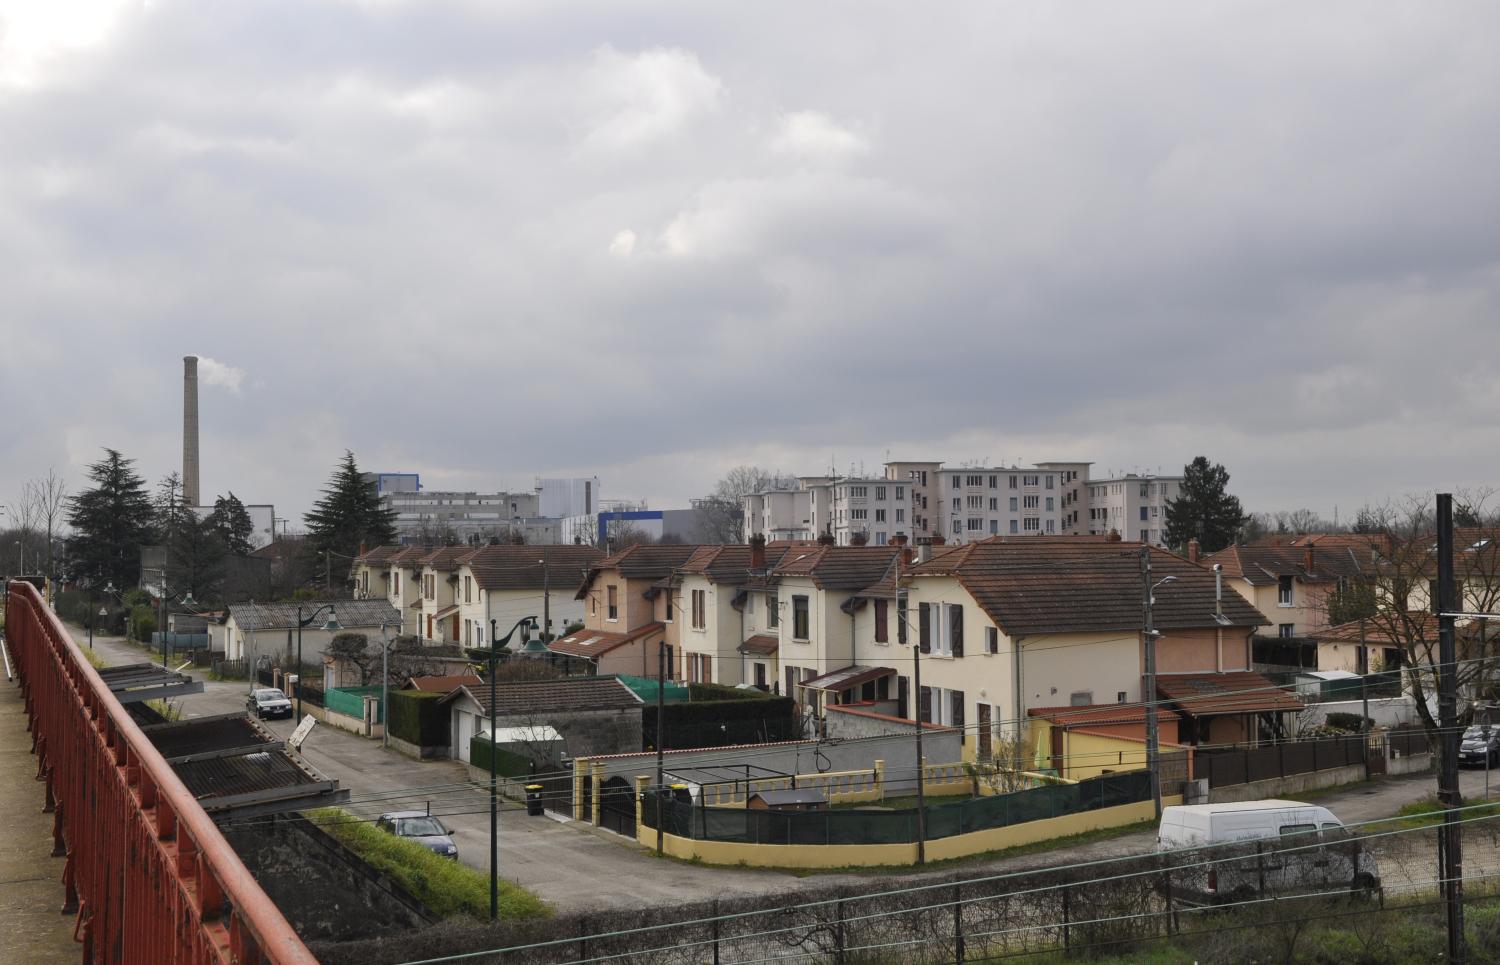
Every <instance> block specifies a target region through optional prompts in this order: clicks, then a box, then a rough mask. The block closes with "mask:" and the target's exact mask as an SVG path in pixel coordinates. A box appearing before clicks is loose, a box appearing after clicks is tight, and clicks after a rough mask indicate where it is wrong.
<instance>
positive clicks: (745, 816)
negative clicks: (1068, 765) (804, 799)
mask: <svg viewBox="0 0 1500 965" xmlns="http://www.w3.org/2000/svg"><path fill="white" fill-rule="evenodd" d="M1150 798H1151V782H1150V779H1149V778H1148V776H1147V773H1146V772H1145V771H1130V772H1127V773H1124V774H1108V775H1105V776H1103V777H1094V778H1089V779H1088V780H1086V781H1079V782H1078V783H1077V784H1050V785H1044V786H1042V787H1033V788H1027V789H1026V790H1022V791H1014V792H1012V793H1010V794H997V795H994V796H992V797H977V798H968V799H965V800H962V801H952V802H949V803H946V804H929V805H928V806H927V837H928V838H929V839H933V838H947V837H952V836H954V835H958V834H968V833H969V832H971V831H985V830H988V829H990V828H1003V827H1009V826H1010V825H1013V824H1024V823H1025V822H1027V821H1040V820H1043V819H1045V818H1055V817H1061V816H1063V815H1065V814H1078V813H1080V812H1083V811H1095V810H1098V809H1100V808H1108V807H1115V806H1116V805H1120V804H1133V803H1135V802H1137V801H1146V800H1150ZM661 804H662V807H661V816H662V829H663V830H665V831H667V832H668V833H670V834H675V835H677V836H679V837H683V838H696V839H698V840H702V841H739V842H745V843H748V844H907V843H910V842H913V841H915V840H916V839H917V809H916V808H904V809H901V810H894V811H877V810H873V809H872V810H847V811H846V810H839V811H827V810H825V811H763V810H749V809H738V808H705V807H695V806H694V805H693V804H691V803H689V802H687V801H681V800H673V799H669V800H663V801H662V802H661ZM642 814H643V817H644V819H645V822H646V825H647V826H648V827H651V828H655V827H656V823H655V819H656V802H655V801H654V800H648V801H647V802H646V806H645V807H644V808H642Z"/></svg>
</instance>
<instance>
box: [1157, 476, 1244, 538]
mask: <svg viewBox="0 0 1500 965" xmlns="http://www.w3.org/2000/svg"><path fill="white" fill-rule="evenodd" d="M1228 486H1229V471H1228V470H1227V469H1225V468H1224V467H1223V466H1221V465H1219V464H1218V463H1214V464H1212V465H1210V464H1209V461H1208V459H1207V457H1205V456H1199V457H1197V458H1196V459H1194V460H1193V461H1192V462H1190V463H1188V464H1187V465H1186V466H1184V467H1182V490H1181V495H1179V496H1178V497H1177V498H1176V499H1174V500H1172V501H1171V502H1169V503H1168V504H1167V531H1166V537H1167V545H1169V546H1171V547H1173V548H1174V549H1176V550H1179V551H1181V550H1182V549H1184V548H1185V547H1186V546H1187V543H1188V540H1190V539H1196V540H1197V541H1198V543H1199V545H1200V547H1201V548H1202V551H1203V552H1204V553H1214V552H1217V551H1218V550H1221V549H1223V548H1224V547H1226V546H1229V545H1230V544H1232V543H1233V542H1234V540H1235V536H1236V535H1237V534H1238V533H1239V531H1240V527H1241V526H1243V525H1244V522H1245V513H1244V511H1243V510H1242V509H1241V508H1240V501H1239V500H1238V499H1237V498H1235V497H1234V496H1231V495H1229V493H1228V492H1227V491H1226V489H1227V487H1228Z"/></svg>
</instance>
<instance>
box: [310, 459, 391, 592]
mask: <svg viewBox="0 0 1500 965" xmlns="http://www.w3.org/2000/svg"><path fill="white" fill-rule="evenodd" d="M303 521H304V522H305V523H306V525H307V540H306V545H307V552H308V553H309V554H310V556H311V558H313V559H316V560H318V561H319V562H323V561H324V556H323V554H325V553H327V554H329V556H328V560H327V563H326V566H327V567H328V569H329V570H337V571H339V572H340V573H341V574H342V573H343V572H344V571H346V570H347V569H348V566H349V563H350V561H352V560H353V559H354V557H355V555H357V554H358V552H359V547H360V545H361V544H363V545H365V546H367V547H368V546H379V545H381V544H382V543H394V542H395V541H396V513H395V511H394V510H389V509H386V508H385V506H384V505H383V504H382V503H381V501H380V497H379V496H378V495H377V494H376V492H375V487H374V485H372V484H371V483H368V482H366V481H365V480H364V479H363V478H361V476H360V472H359V466H357V465H356V464H355V462H354V453H352V452H347V451H346V452H345V453H344V459H343V461H342V462H341V463H340V464H339V465H338V467H337V468H336V469H334V471H333V475H332V476H331V477H330V478H329V480H328V487H327V488H326V489H324V490H323V498H322V499H320V500H318V501H317V502H316V503H314V504H313V508H312V510H311V511H309V512H308V513H307V515H306V516H304V517H303ZM340 580H341V581H342V576H341V577H340Z"/></svg>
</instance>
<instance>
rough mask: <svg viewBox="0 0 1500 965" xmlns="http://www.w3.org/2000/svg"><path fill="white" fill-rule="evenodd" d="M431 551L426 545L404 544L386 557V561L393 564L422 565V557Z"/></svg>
mask: <svg viewBox="0 0 1500 965" xmlns="http://www.w3.org/2000/svg"><path fill="white" fill-rule="evenodd" d="M429 552H430V551H429V550H428V549H427V548H426V547H425V546H403V547H401V548H400V549H399V550H397V551H396V552H394V553H392V554H391V555H390V556H388V557H386V560H385V561H386V562H387V563H389V564H391V565H392V566H406V567H420V566H421V565H422V557H424V556H426V555H427V554H428V553H429Z"/></svg>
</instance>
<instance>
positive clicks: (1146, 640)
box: [1141, 543, 1177, 820]
mask: <svg viewBox="0 0 1500 965" xmlns="http://www.w3.org/2000/svg"><path fill="white" fill-rule="evenodd" d="M1176 579H1177V577H1175V576H1168V577H1164V578H1163V579H1162V580H1161V582H1160V583H1156V584H1153V583H1152V582H1151V547H1150V546H1148V545H1146V544H1145V543H1142V544H1141V594H1142V595H1141V616H1142V621H1143V622H1142V627H1141V639H1142V643H1143V645H1144V647H1145V650H1146V693H1145V695H1144V697H1145V699H1144V700H1143V701H1142V704H1143V706H1144V708H1145V711H1146V771H1147V772H1148V773H1149V775H1150V778H1151V803H1152V805H1153V806H1154V807H1155V809H1156V817H1157V819H1158V820H1160V819H1161V773H1160V770H1159V768H1158V764H1159V762H1158V760H1157V759H1158V758H1159V757H1160V754H1159V753H1158V738H1157V721H1156V624H1155V621H1154V620H1153V619H1152V616H1151V604H1152V603H1154V602H1155V600H1154V599H1153V598H1152V597H1153V594H1155V592H1156V588H1157V587H1158V586H1160V585H1161V584H1162V583H1170V582H1173V581H1175V580H1176Z"/></svg>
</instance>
